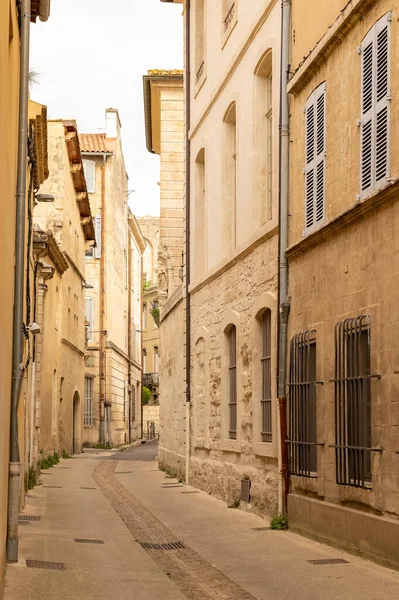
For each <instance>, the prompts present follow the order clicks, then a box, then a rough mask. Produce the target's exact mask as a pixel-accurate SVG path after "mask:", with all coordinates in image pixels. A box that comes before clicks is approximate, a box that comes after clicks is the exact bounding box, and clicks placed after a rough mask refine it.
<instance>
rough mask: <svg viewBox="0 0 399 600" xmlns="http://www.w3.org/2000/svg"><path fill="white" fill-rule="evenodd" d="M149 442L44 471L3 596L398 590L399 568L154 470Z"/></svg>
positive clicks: (236, 595) (226, 596) (359, 594)
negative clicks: (234, 506)
mask: <svg viewBox="0 0 399 600" xmlns="http://www.w3.org/2000/svg"><path fill="white" fill-rule="evenodd" d="M156 451H157V447H156V443H153V444H148V445H147V444H146V445H143V446H140V447H138V448H136V449H135V450H132V451H126V452H122V453H115V454H113V455H112V456H109V453H102V454H99V455H94V456H93V455H90V454H86V455H84V456H82V457H81V458H80V459H79V460H76V459H75V460H63V461H61V463H60V464H59V465H58V466H57V467H55V468H53V469H51V470H49V471H48V472H47V474H46V475H43V478H42V479H43V484H44V485H42V486H38V487H36V488H35V489H34V490H33V491H32V493H31V494H30V495H29V498H28V504H27V507H26V509H25V511H24V514H25V517H31V516H33V517H36V518H37V517H40V521H38V520H36V521H28V524H27V525H24V526H21V527H20V556H21V558H22V559H23V560H21V562H20V564H19V565H17V566H9V567H8V568H7V575H6V590H5V597H4V598H5V600H109V598H112V599H115V600H125V599H126V600H132V599H134V600H201V599H204V600H385V599H391V598H392V599H394V598H398V597H399V573H396V572H393V571H391V570H389V569H384V568H382V567H380V566H378V565H375V564H373V563H370V562H368V561H365V560H362V559H359V558H357V557H354V556H350V555H348V554H345V553H344V552H341V551H338V550H335V549H332V548H329V547H327V546H323V545H321V544H318V543H316V542H313V541H310V540H306V539H305V538H302V537H300V536H297V535H295V534H293V533H290V532H289V531H288V532H276V531H271V530H270V529H268V528H267V523H266V522H265V521H264V520H262V519H261V518H259V517H257V516H255V515H252V514H249V513H248V512H244V511H242V510H229V509H228V508H227V507H226V505H225V504H224V503H222V502H221V501H219V500H217V499H216V498H213V497H211V496H209V495H208V494H205V493H203V492H199V491H198V490H195V489H193V488H191V487H189V486H184V485H182V484H180V483H179V482H178V481H177V480H175V479H170V478H168V477H167V476H165V474H164V473H161V472H160V471H158V470H157V468H156V463H155V462H154V461H153V459H154V457H155V455H156ZM25 559H28V561H29V560H33V561H39V562H36V563H29V562H26V560H25ZM320 560H321V561H333V562H329V563H328V564H326V563H325V562H322V563H320V562H316V563H315V562H314V561H320ZM27 565H30V566H27Z"/></svg>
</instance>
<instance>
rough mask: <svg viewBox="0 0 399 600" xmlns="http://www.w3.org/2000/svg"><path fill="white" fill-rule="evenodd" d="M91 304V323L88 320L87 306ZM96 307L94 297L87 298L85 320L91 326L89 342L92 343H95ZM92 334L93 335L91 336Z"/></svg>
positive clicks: (88, 335) (88, 336)
mask: <svg viewBox="0 0 399 600" xmlns="http://www.w3.org/2000/svg"><path fill="white" fill-rule="evenodd" d="M88 304H91V308H90V310H91V316H92V319H91V321H90V320H89V319H88V314H87V312H88V310H87V305H88ZM94 306H95V301H94V298H93V297H92V296H85V320H86V321H87V322H88V323H90V325H89V326H88V327H87V341H88V342H90V343H93V342H94V321H95V319H94ZM90 334H91V335H90Z"/></svg>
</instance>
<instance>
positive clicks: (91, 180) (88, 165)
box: [82, 158, 96, 194]
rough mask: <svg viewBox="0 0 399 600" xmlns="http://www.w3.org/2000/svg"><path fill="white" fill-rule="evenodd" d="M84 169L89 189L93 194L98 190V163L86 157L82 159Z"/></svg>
mask: <svg viewBox="0 0 399 600" xmlns="http://www.w3.org/2000/svg"><path fill="white" fill-rule="evenodd" d="M82 163H83V170H84V174H85V178H86V185H87V191H88V192H89V194H93V193H94V192H95V191H96V163H95V161H94V160H88V159H86V158H84V159H83V160H82Z"/></svg>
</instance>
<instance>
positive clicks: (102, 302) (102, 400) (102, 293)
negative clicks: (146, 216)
mask: <svg viewBox="0 0 399 600" xmlns="http://www.w3.org/2000/svg"><path fill="white" fill-rule="evenodd" d="M106 160H107V159H106V157H105V156H103V164H102V165H101V254H100V432H99V435H100V444H103V445H105V383H106V382H105V341H106V340H105V337H106V332H105V168H106Z"/></svg>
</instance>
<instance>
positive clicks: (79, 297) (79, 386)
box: [28, 120, 95, 467]
mask: <svg viewBox="0 0 399 600" xmlns="http://www.w3.org/2000/svg"><path fill="white" fill-rule="evenodd" d="M47 140H48V155H49V161H48V162H49V177H48V179H47V181H46V182H45V183H44V184H43V185H42V186H41V189H40V192H41V193H42V194H51V195H52V196H53V197H54V201H53V202H51V203H42V202H41V203H38V204H37V206H36V207H35V209H34V217H33V222H34V240H33V256H34V259H35V262H34V266H33V273H34V279H33V285H34V289H35V290H36V294H37V296H36V299H35V302H34V305H33V316H32V318H33V320H34V321H35V322H36V323H38V325H39V326H40V329H41V332H40V334H39V335H37V336H35V340H34V345H33V350H32V354H33V356H32V369H33V371H34V385H33V386H32V390H33V393H32V396H31V397H30V403H33V406H32V411H31V415H32V421H31V422H30V425H29V429H28V431H29V432H30V435H29V438H30V441H31V445H30V466H33V467H34V466H35V465H36V464H37V462H38V460H39V459H40V455H44V456H47V455H49V454H52V453H54V452H55V451H56V452H58V454H59V455H62V454H63V453H64V452H65V453H67V454H75V453H78V452H81V448H82V443H83V440H82V433H83V432H82V425H83V409H84V372H85V362H84V356H85V345H86V340H85V312H84V311H85V302H84V301H85V293H84V286H85V281H86V280H85V251H86V249H87V248H88V247H89V244H93V243H94V240H95V232H94V227H93V223H92V217H91V209H90V202H89V198H88V194H87V189H86V182H85V176H84V171H83V164H82V157H81V153H80V147H79V139H78V132H77V127H76V123H75V122H74V121H63V120H60V121H49V122H48V126H47Z"/></svg>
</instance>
